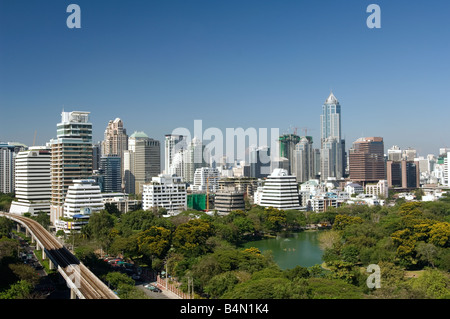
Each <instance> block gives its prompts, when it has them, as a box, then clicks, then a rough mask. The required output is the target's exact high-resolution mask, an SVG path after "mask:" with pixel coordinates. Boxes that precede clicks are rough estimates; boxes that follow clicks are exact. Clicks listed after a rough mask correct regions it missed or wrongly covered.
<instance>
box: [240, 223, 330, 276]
mask: <svg viewBox="0 0 450 319" xmlns="http://www.w3.org/2000/svg"><path fill="white" fill-rule="evenodd" d="M319 233H320V231H303V232H298V233H291V234H285V235H281V236H277V238H268V239H262V240H256V241H251V242H248V243H245V244H244V245H243V246H244V248H249V247H256V248H258V249H259V250H260V251H261V252H262V253H264V252H265V251H268V250H270V251H272V256H273V259H274V261H275V262H276V263H277V264H278V266H280V268H281V269H290V268H294V267H295V266H297V265H299V266H302V267H311V266H314V265H316V264H321V263H322V254H323V251H322V250H321V249H320V247H319V240H318V236H319Z"/></svg>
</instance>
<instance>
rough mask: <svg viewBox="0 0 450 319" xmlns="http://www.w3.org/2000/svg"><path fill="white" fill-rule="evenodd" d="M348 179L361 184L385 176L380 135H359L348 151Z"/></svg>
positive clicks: (382, 144) (375, 180) (382, 145)
mask: <svg viewBox="0 0 450 319" xmlns="http://www.w3.org/2000/svg"><path fill="white" fill-rule="evenodd" d="M349 166H350V167H349V168H350V179H351V180H352V181H355V182H359V183H360V184H362V185H365V184H367V183H368V182H370V183H373V182H378V181H379V180H381V179H385V178H386V170H385V165H384V143H383V138H382V137H361V138H359V139H357V140H356V141H355V142H354V143H353V147H352V148H351V149H350V151H349Z"/></svg>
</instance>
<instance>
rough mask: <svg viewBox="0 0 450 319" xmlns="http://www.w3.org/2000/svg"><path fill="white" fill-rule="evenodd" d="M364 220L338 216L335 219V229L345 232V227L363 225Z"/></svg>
mask: <svg viewBox="0 0 450 319" xmlns="http://www.w3.org/2000/svg"><path fill="white" fill-rule="evenodd" d="M363 222H364V220H363V219H362V218H361V217H353V216H349V215H337V216H336V218H335V219H334V224H333V229H334V230H343V229H344V228H345V227H347V226H349V225H353V224H362V223H363Z"/></svg>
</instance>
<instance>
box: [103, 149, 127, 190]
mask: <svg viewBox="0 0 450 319" xmlns="http://www.w3.org/2000/svg"><path fill="white" fill-rule="evenodd" d="M121 162H122V161H121V158H120V157H119V156H118V155H115V154H114V155H103V156H102V157H101V158H100V169H101V171H102V174H103V185H102V186H103V187H102V192H104V193H111V192H121V191H122V178H121V175H122V174H121V171H122V163H121Z"/></svg>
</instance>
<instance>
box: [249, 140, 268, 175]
mask: <svg viewBox="0 0 450 319" xmlns="http://www.w3.org/2000/svg"><path fill="white" fill-rule="evenodd" d="M270 167H271V160H270V148H269V147H267V146H260V147H250V177H253V178H263V177H267V176H268V175H270V173H271V171H270Z"/></svg>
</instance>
